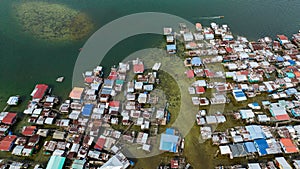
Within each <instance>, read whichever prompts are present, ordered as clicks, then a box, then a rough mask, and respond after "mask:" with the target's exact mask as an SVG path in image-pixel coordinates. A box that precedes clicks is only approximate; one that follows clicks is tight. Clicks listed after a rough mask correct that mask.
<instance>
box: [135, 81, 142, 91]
mask: <svg viewBox="0 0 300 169" xmlns="http://www.w3.org/2000/svg"><path fill="white" fill-rule="evenodd" d="M134 88H135V89H138V90H141V89H143V82H135V84H134Z"/></svg>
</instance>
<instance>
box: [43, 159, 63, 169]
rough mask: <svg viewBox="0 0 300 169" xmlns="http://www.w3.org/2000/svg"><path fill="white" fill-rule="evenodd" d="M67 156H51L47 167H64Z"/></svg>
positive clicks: (53, 168) (55, 168) (48, 168)
mask: <svg viewBox="0 0 300 169" xmlns="http://www.w3.org/2000/svg"><path fill="white" fill-rule="evenodd" d="M65 160H66V157H60V156H51V158H50V160H49V162H48V164H47V168H46V169H62V168H63V166H64V163H65Z"/></svg>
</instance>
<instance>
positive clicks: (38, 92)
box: [32, 84, 48, 99]
mask: <svg viewBox="0 0 300 169" xmlns="http://www.w3.org/2000/svg"><path fill="white" fill-rule="evenodd" d="M47 89H48V85H45V84H37V85H36V86H35V89H34V90H35V92H34V94H33V96H32V98H33V99H42V98H43V97H44V95H45V93H46V91H47Z"/></svg>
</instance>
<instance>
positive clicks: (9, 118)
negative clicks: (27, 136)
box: [2, 113, 17, 124]
mask: <svg viewBox="0 0 300 169" xmlns="http://www.w3.org/2000/svg"><path fill="white" fill-rule="evenodd" d="M16 117H17V113H8V114H7V115H6V116H5V117H4V118H3V120H2V123H4V124H13V123H14V122H15V120H16Z"/></svg>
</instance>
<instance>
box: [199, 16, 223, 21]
mask: <svg viewBox="0 0 300 169" xmlns="http://www.w3.org/2000/svg"><path fill="white" fill-rule="evenodd" d="M222 18H224V16H203V17H197V19H203V20H211V19H222Z"/></svg>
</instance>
